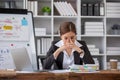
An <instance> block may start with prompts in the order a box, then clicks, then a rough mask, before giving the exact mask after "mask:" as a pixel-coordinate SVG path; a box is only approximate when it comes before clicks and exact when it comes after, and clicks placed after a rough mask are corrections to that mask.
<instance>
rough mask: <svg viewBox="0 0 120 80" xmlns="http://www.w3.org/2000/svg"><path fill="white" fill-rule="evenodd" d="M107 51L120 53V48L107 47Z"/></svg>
mask: <svg viewBox="0 0 120 80" xmlns="http://www.w3.org/2000/svg"><path fill="white" fill-rule="evenodd" d="M107 50H112V51H113V50H116V51H120V47H107Z"/></svg>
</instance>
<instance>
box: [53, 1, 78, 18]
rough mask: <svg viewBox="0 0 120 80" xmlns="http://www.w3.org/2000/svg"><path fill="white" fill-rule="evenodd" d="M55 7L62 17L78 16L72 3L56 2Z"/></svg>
mask: <svg viewBox="0 0 120 80" xmlns="http://www.w3.org/2000/svg"><path fill="white" fill-rule="evenodd" d="M54 6H55V8H56V9H57V11H58V13H59V14H60V15H61V16H76V15H77V13H76V12H75V10H74V9H73V7H72V5H71V4H70V3H67V2H66V1H65V2H62V1H59V2H54Z"/></svg>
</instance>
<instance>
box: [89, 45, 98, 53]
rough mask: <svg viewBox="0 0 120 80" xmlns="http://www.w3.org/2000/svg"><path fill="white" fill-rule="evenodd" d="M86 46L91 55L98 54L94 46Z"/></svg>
mask: <svg viewBox="0 0 120 80" xmlns="http://www.w3.org/2000/svg"><path fill="white" fill-rule="evenodd" d="M87 46H88V49H89V51H90V53H91V55H96V54H99V53H100V51H99V48H96V46H95V45H92V44H89V45H87Z"/></svg>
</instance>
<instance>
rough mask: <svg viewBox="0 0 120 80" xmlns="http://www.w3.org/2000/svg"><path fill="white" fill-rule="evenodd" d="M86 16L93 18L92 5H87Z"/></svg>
mask: <svg viewBox="0 0 120 80" xmlns="http://www.w3.org/2000/svg"><path fill="white" fill-rule="evenodd" d="M87 12H88V16H93V4H92V3H88V11H87Z"/></svg>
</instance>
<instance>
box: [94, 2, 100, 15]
mask: <svg viewBox="0 0 120 80" xmlns="http://www.w3.org/2000/svg"><path fill="white" fill-rule="evenodd" d="M94 16H100V6H99V3H95V4H94Z"/></svg>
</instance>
